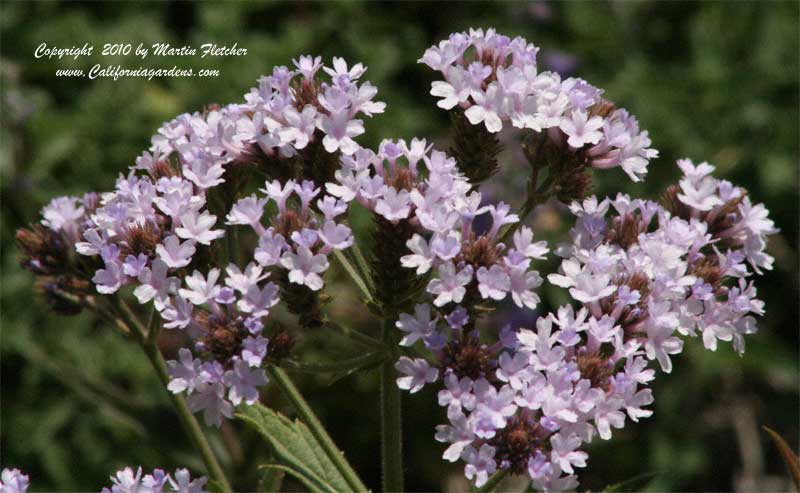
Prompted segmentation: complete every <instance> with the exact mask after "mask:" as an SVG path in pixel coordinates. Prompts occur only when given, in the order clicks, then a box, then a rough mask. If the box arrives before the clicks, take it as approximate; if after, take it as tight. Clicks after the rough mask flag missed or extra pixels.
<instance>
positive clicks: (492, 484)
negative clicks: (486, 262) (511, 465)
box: [475, 469, 508, 493]
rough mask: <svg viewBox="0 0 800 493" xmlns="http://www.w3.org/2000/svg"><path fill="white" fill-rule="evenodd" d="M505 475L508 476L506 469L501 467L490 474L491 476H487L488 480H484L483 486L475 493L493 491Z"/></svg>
mask: <svg viewBox="0 0 800 493" xmlns="http://www.w3.org/2000/svg"><path fill="white" fill-rule="evenodd" d="M506 476H508V469H501V470H499V471H497V472H496V473H494V474H493V475H492V477H491V478H489V480H488V481H486V483H485V484H484V485H483V486H481V487H480V488H478V489H477V490H476V491H475V493H489V492H491V491H494V489H495V488H497V485H498V484H500V481H502V480H503V479H505V477H506Z"/></svg>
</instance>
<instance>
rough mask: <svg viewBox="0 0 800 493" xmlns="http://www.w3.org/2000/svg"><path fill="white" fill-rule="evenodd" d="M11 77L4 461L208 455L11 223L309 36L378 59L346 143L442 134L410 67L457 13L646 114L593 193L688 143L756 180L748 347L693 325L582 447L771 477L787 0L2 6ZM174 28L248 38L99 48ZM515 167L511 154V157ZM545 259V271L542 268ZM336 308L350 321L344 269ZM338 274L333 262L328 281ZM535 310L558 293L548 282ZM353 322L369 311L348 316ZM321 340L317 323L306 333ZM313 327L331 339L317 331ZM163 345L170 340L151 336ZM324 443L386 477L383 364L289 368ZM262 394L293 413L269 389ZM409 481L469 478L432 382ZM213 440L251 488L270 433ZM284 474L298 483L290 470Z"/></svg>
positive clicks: (409, 437) (717, 477)
mask: <svg viewBox="0 0 800 493" xmlns="http://www.w3.org/2000/svg"><path fill="white" fill-rule="evenodd" d="M1 8H2V15H0V23H1V24H0V28H1V29H2V47H1V48H0V62H2V66H1V67H0V81H2V151H1V152H0V176H1V177H2V189H1V193H2V269H3V272H2V291H1V292H0V293H1V294H2V299H1V300H0V302H1V303H2V307H1V313H2V344H1V345H0V349H1V350H2V352H1V353H0V356H1V357H2V367H1V371H2V396H1V398H2V406H1V408H0V419H1V421H0V427H1V430H0V462H1V463H2V465H3V466H16V467H20V468H23V469H24V470H25V471H27V472H28V473H29V474H30V476H31V479H32V491H97V490H99V489H100V487H102V486H104V485H107V484H108V479H107V478H108V475H109V474H110V473H112V472H113V471H115V470H117V469H118V468H119V467H121V466H123V465H126V464H132V465H136V464H142V465H143V466H145V468H146V469H152V468H153V467H156V466H164V467H166V468H171V469H174V467H175V466H178V465H188V466H190V467H192V468H193V469H194V471H195V472H199V471H201V470H202V469H201V464H200V463H199V462H198V460H197V458H196V457H195V456H193V455H192V453H191V449H190V447H189V446H188V443H187V440H186V439H185V438H184V437H183V435H182V434H181V433H180V431H179V427H178V422H177V419H176V418H175V416H174V414H173V413H172V411H171V408H170V407H169V404H168V401H167V399H166V398H165V395H164V394H163V391H162V390H161V389H160V388H159V386H158V385H157V381H156V378H155V377H154V375H153V374H152V372H151V370H150V367H149V366H148V365H147V362H146V359H145V357H144V355H143V354H142V353H141V352H140V351H139V350H138V347H137V346H136V345H134V344H132V343H129V342H128V341H126V340H124V339H123V338H122V337H121V336H119V335H118V334H116V333H114V332H113V331H111V330H110V328H109V327H107V326H104V325H102V324H100V323H99V322H97V321H95V320H92V319H91V318H89V317H87V316H85V315H82V316H78V317H71V318H61V317H56V316H54V315H52V314H50V313H48V310H47V307H46V305H45V304H44V303H43V302H42V301H41V300H40V299H39V298H38V297H37V296H36V294H35V292H34V288H33V277H32V276H31V275H30V274H28V273H27V272H24V271H22V270H21V269H20V268H19V266H18V251H17V250H16V247H15V246H14V243H13V234H14V231H15V230H16V229H17V228H18V227H20V226H22V225H25V224H27V223H29V222H31V221H36V220H38V216H37V213H38V209H39V208H40V207H41V206H42V205H44V204H45V203H46V202H47V201H48V200H49V199H50V198H52V197H54V196H58V195H62V194H65V193H73V194H80V193H82V192H84V191H87V190H105V189H109V188H111V187H112V186H113V180H114V178H115V176H116V175H117V174H118V173H120V172H123V171H125V170H126V169H127V167H128V166H129V165H131V164H132V163H133V159H134V158H135V157H136V156H137V155H138V154H139V153H140V151H141V150H142V149H144V148H146V147H147V146H148V142H149V137H150V135H151V134H152V133H153V132H154V131H155V130H156V129H157V128H158V126H159V125H160V124H161V122H162V121H164V120H167V119H170V118H172V117H173V116H175V115H177V114H178V113H182V112H186V111H195V110H198V109H200V108H202V106H203V105H205V104H208V103H212V102H219V103H227V102H232V101H238V100H239V99H240V98H241V96H242V94H244V93H245V92H246V91H247V90H248V88H249V87H251V86H253V85H255V80H256V79H257V78H258V76H259V75H261V74H265V73H268V72H270V71H271V67H272V66H273V65H279V64H290V63H291V58H292V57H296V56H297V55H300V54H305V53H314V54H321V55H323V57H324V59H325V60H326V61H329V60H330V57H332V56H334V55H339V56H344V57H345V58H346V59H347V60H351V61H362V62H364V63H365V64H366V65H368V66H369V70H368V72H367V76H366V78H367V79H369V80H371V81H372V82H373V83H374V84H375V85H377V86H378V87H379V89H380V93H379V96H380V97H379V98H378V99H380V100H382V101H385V102H387V103H388V110H387V111H386V113H385V114H383V115H378V116H376V117H375V118H372V119H370V120H369V121H367V122H366V126H367V133H366V135H364V136H363V137H361V138H360V139H359V141H360V143H362V144H365V145H376V144H377V143H378V142H380V139H382V138H385V137H405V138H410V137H412V136H415V135H419V136H427V137H429V138H435V139H436V141H437V144H439V145H440V148H442V149H443V148H445V147H446V145H447V138H448V127H447V122H448V119H447V115H446V113H445V112H444V111H442V110H440V109H438V108H436V106H435V100H434V98H433V97H431V96H429V95H428V90H429V87H430V82H431V80H433V73H432V72H431V71H430V70H429V69H427V68H426V67H424V66H421V65H418V64H417V63H416V60H417V58H419V57H420V56H421V54H422V53H423V51H424V50H425V48H426V47H428V46H429V45H431V44H434V43H435V42H438V41H439V40H440V39H442V38H444V37H446V36H447V35H448V34H449V33H450V32H453V31H460V30H464V29H467V28H469V27H471V26H473V27H479V26H483V27H488V26H494V27H496V28H497V29H498V30H499V31H501V32H503V33H505V34H508V35H522V36H525V37H526V38H527V39H528V40H529V41H531V42H533V43H535V44H536V45H537V46H540V47H541V48H542V52H541V56H540V58H541V60H542V62H541V63H542V65H543V67H544V68H552V69H557V70H559V71H561V72H563V73H565V74H570V75H572V74H575V75H579V76H580V77H583V78H586V79H587V80H589V81H590V82H592V83H594V84H596V85H598V86H599V87H602V88H605V89H606V97H607V98H609V99H611V100H613V101H615V102H617V103H618V104H619V105H621V106H624V107H627V108H628V109H629V110H630V111H631V112H632V113H634V114H635V115H637V116H638V118H639V121H640V123H641V125H642V127H643V128H646V129H648V130H649V131H650V134H651V137H652V139H653V144H654V147H656V148H657V149H659V150H660V151H661V156H662V157H661V159H659V160H658V161H656V162H653V163H651V165H650V174H649V176H648V180H647V181H646V182H645V183H643V184H632V183H630V182H629V180H628V179H627V178H626V177H625V176H624V175H623V173H622V172H621V171H620V170H613V171H610V172H604V173H600V174H597V175H596V177H597V181H596V187H595V191H596V193H598V194H600V195H605V194H616V193H617V192H618V191H625V192H627V193H631V194H634V195H639V196H646V197H650V198H656V197H657V196H658V194H659V193H660V191H662V190H663V189H664V188H665V186H666V185H667V184H669V183H672V182H675V181H676V180H677V178H678V172H677V168H676V167H675V166H674V164H673V163H674V160H675V159H676V158H679V157H684V156H688V157H692V158H693V159H695V160H696V161H701V160H708V161H710V162H712V163H713V164H716V165H717V167H718V168H717V172H718V175H719V176H722V177H724V178H726V179H728V180H731V181H733V182H735V183H737V184H740V185H743V186H745V187H746V188H747V189H748V190H749V191H750V193H751V195H752V196H753V197H754V199H755V201H760V202H764V203H765V204H766V205H767V207H768V208H769V209H770V213H771V217H772V218H773V219H774V220H775V222H776V223H777V225H778V226H779V227H780V228H781V230H782V232H781V234H780V235H778V236H776V237H774V238H772V240H771V242H770V245H769V251H770V253H771V254H772V255H774V256H775V258H776V262H775V270H773V271H772V272H769V273H768V274H766V275H764V276H763V277H761V278H760V279H758V283H757V285H758V289H759V293H760V294H761V297H762V298H763V299H764V300H766V303H767V314H766V316H764V317H763V319H762V320H760V323H759V328H760V331H759V333H758V334H757V335H755V336H751V337H749V338H748V340H747V352H746V354H745V356H744V357H743V358H740V357H738V356H737V355H736V354H735V353H734V352H733V351H732V349H731V348H730V346H729V345H727V344H723V345H722V346H721V348H720V349H719V350H718V351H717V352H716V353H711V352H708V351H705V350H703V348H702V344H701V343H700V342H699V341H698V340H691V341H689V343H687V350H686V351H685V352H684V353H683V354H682V355H681V356H680V357H678V358H677V359H676V360H677V361H676V364H675V371H674V372H673V374H671V375H660V378H659V379H657V381H656V382H655V384H654V385H653V387H654V393H655V397H656V401H655V404H654V405H653V409H654V410H655V415H654V416H653V417H652V418H650V419H648V420H645V421H644V422H642V423H640V424H638V425H636V424H632V423H631V424H630V425H629V426H627V427H626V428H625V429H624V430H621V431H618V432H615V435H614V438H613V440H611V441H610V442H601V441H599V440H598V441H596V442H595V443H593V444H592V445H591V447H590V453H591V455H590V461H589V467H588V468H587V469H586V470H583V471H581V479H582V488H585V489H592V490H599V489H602V488H603V487H604V486H605V485H608V484H612V483H617V482H619V481H623V480H625V479H628V478H630V477H633V476H635V475H637V474H640V473H654V474H655V476H654V477H653V478H652V480H651V481H650V482H649V484H648V485H647V486H646V489H647V490H649V491H733V490H737V491H764V490H769V491H783V490H786V489H789V488H790V483H789V482H788V480H787V479H786V473H785V469H784V466H783V465H782V463H781V461H780V458H779V456H778V454H777V452H776V451H775V449H774V448H773V446H772V444H771V443H770V442H769V441H768V438H767V437H766V435H765V434H764V433H763V432H762V431H761V429H760V427H761V425H768V426H770V427H772V428H774V429H775V430H777V431H778V432H779V433H781V434H782V435H783V436H784V437H786V438H787V440H788V441H789V443H790V444H791V445H792V447H794V448H795V449H796V448H797V446H798V438H797V437H798V433H799V431H800V430H798V274H797V272H798V245H797V235H798V228H797V226H798V157H799V156H798V132H800V128H798V5H797V3H795V2H785V3H756V2H753V3H747V2H736V3H719V2H702V3H678V2H668V3H667V2H664V3H659V2H630V3H628V2H598V3H582V2H568V3H538V2H537V3H515V2H509V3H491V4H490V3H463V4H462V3H447V4H443V3H305V2H304V3H269V4H257V3H225V4H215V3H211V2H208V3H197V4H192V3H169V4H161V3H147V4H144V5H143V4H136V3H113V4H111V3H107V4H101V3H88V2H87V3H81V2H76V3H27V4H26V3H22V2H20V3H14V2H4V3H3V4H2V6H1ZM42 42H46V43H48V45H56V46H71V45H79V46H80V45H83V43H85V42H88V43H91V44H94V45H95V55H94V56H92V57H91V58H90V59H84V58H81V59H79V60H78V61H74V60H72V59H64V60H62V61H60V62H59V61H47V60H44V59H39V60H37V59H35V58H34V57H33V52H34V49H35V48H36V46H38V45H39V44H40V43H42ZM127 42H131V43H133V44H134V45H136V44H138V43H139V42H143V43H144V44H145V45H151V44H152V43H155V42H169V43H172V44H174V45H177V46H181V45H183V44H194V45H199V44H202V43H205V42H215V43H217V44H229V45H230V44H233V43H234V42H236V43H238V45H239V46H242V47H246V48H247V50H248V55H247V56H246V57H227V58H215V59H205V60H198V59H195V58H184V59H180V58H178V59H174V60H164V61H159V60H157V59H154V58H152V57H150V58H148V60H146V61H144V62H139V61H137V60H135V59H134V58H133V57H132V56H129V57H127V58H125V57H120V58H118V59H116V60H113V59H104V60H101V59H100V57H99V56H98V55H99V51H100V47H101V46H102V45H103V44H104V43H127ZM111 62H114V63H121V64H123V65H130V66H133V67H137V66H139V65H143V66H146V67H156V66H171V65H172V64H173V63H174V64H176V65H178V66H187V67H188V66H193V67H196V68H201V67H207V68H217V69H219V70H220V71H221V76H220V77H219V78H210V79H198V78H181V79H170V80H153V81H146V80H139V79H121V80H119V81H116V82H115V81H112V80H94V81H90V80H87V79H68V78H56V77H55V70H56V68H83V69H88V68H89V67H90V66H91V65H93V64H95V63H111ZM517 159H518V157H517V156H516V155H515V154H514V153H513V152H507V153H506V154H505V156H504V161H506V162H507V164H506V165H505V166H504V170H503V172H502V173H501V176H498V177H497V178H495V179H494V180H495V181H494V182H493V183H491V184H490V185H489V187H488V191H489V192H490V193H494V194H495V195H496V196H498V197H500V198H503V199H505V200H508V197H509V196H512V197H513V196H514V195H515V192H514V190H515V189H514V188H513V187H514V186H515V185H514V184H515V183H519V182H521V181H522V180H521V179H517V177H516V176H515V173H514V163H515V162H516V161H517ZM517 168H520V166H518V167H517ZM568 220H569V218H568V217H567V216H566V215H564V214H563V211H560V210H558V209H554V208H549V209H548V208H543V210H540V211H539V212H538V214H537V216H536V217H535V219H534V222H535V226H536V229H537V235H540V236H542V237H544V238H548V239H550V240H553V239H556V238H558V236H559V235H561V234H563V232H564V231H565V229H566V228H567V227H568V225H569V223H568ZM555 266H556V264H555V262H551V263H549V264H548V265H542V266H541V268H540V270H542V271H546V270H547V269H553V268H555ZM331 275H332V276H333V277H337V276H338V278H339V279H341V280H342V282H341V283H340V284H341V288H339V286H337V287H336V289H335V292H336V293H337V299H336V300H334V302H333V304H332V306H331V310H332V311H333V313H334V314H335V316H336V317H342V318H343V319H346V320H353V321H354V322H353V323H354V324H359V323H360V325H361V326H362V328H364V329H365V330H374V328H373V327H370V326H369V324H370V322H369V321H368V320H362V318H363V312H364V310H361V309H360V308H359V307H358V306H357V305H356V304H354V303H349V302H348V301H349V300H352V299H354V297H355V293H353V292H350V291H348V289H349V288H346V287H345V286H346V283H345V282H344V278H343V276H341V275H340V274H337V273H336V272H335V271H333V272H332V273H331ZM335 282H338V281H335ZM543 297H544V298H545V304H544V307H543V308H544V309H547V308H549V307H552V306H555V305H556V304H558V303H559V302H563V301H564V300H565V298H564V297H563V294H562V293H559V292H558V291H557V290H554V289H551V288H546V289H543ZM358 321H361V322H358ZM316 336H319V334H317V335H316ZM323 339H325V341H323ZM328 339H329V338H328V337H315V335H314V334H311V335H309V337H305V338H304V341H303V342H302V344H301V347H300V351H301V352H302V355H303V358H304V359H309V360H314V359H318V360H331V359H336V358H338V357H346V356H347V355H351V354H353V352H354V351H355V349H353V348H352V347H350V346H348V345H347V344H346V343H344V342H343V341H339V340H333V341H331V340H328ZM161 343H162V347H163V349H164V352H165V353H167V356H169V355H170V353H171V352H174V351H175V343H174V341H172V342H171V341H170V340H168V338H167V339H165V340H163V341H161ZM297 378H298V381H299V383H300V385H301V387H302V388H303V390H304V393H305V394H306V396H307V397H308V398H309V399H310V401H311V404H312V405H313V407H314V408H315V409H316V410H317V411H318V413H319V415H320V416H321V418H322V419H323V421H324V422H325V423H326V424H327V425H328V427H329V429H330V431H331V433H332V435H333V437H334V439H335V440H336V442H337V443H338V444H339V445H340V446H341V447H342V448H343V449H344V450H346V451H347V455H348V457H350V458H351V460H352V462H353V463H354V465H355V467H356V468H357V470H358V471H359V472H360V473H361V474H362V476H363V477H364V478H365V480H366V481H367V484H368V485H370V486H371V487H373V488H376V489H377V488H378V487H379V481H380V471H379V467H380V466H379V460H378V454H379V441H378V434H377V432H378V402H377V386H376V385H377V381H376V378H375V375H374V372H372V373H370V372H366V373H363V374H357V375H349V376H344V377H343V378H335V377H331V376H324V375H323V376H308V375H297ZM267 394H268V395H267V400H268V401H269V403H270V404H272V405H274V406H276V407H278V408H280V409H282V410H284V412H287V413H291V408H290V407H289V406H288V405H287V403H286V402H285V401H284V400H283V399H282V398H281V396H280V395H278V391H277V389H271V391H269V390H268V392H267ZM404 406H405V408H404V410H405V417H404V419H405V430H406V434H405V446H406V449H405V452H406V453H405V456H406V460H407V462H406V478H407V479H406V481H407V487H408V488H409V490H412V491H414V490H416V491H432V490H438V491H442V490H444V491H453V492H455V491H464V490H465V483H464V481H463V479H461V476H462V475H461V473H460V471H459V470H458V467H457V466H453V465H451V464H448V463H445V462H444V461H442V460H441V459H440V458H439V457H440V455H441V453H442V450H443V447H442V446H441V444H438V443H437V442H435V441H434V440H433V432H434V425H435V424H437V423H440V422H442V420H443V418H444V413H443V410H442V409H441V408H439V407H438V406H436V404H435V393H434V392H433V390H431V389H426V390H424V391H422V392H420V393H419V394H415V395H414V396H411V397H405V398H404ZM212 438H213V440H214V444H215V446H216V447H217V448H218V450H219V451H220V453H221V454H222V456H223V460H224V462H225V465H226V466H227V467H228V468H229V470H230V471H231V477H232V478H233V481H234V485H235V487H236V489H238V490H254V489H255V488H256V487H257V485H258V481H259V477H258V471H257V470H256V467H255V466H256V465H257V464H258V463H261V462H263V461H264V460H265V459H266V456H267V454H268V451H267V450H265V448H264V446H263V445H262V444H260V442H259V441H258V439H257V437H256V436H255V435H254V433H252V432H251V431H250V430H248V429H245V428H244V427H243V426H241V424H240V423H233V424H232V426H231V425H226V426H225V427H224V428H223V429H222V432H221V433H214V434H213V437H212ZM285 487H286V488H289V489H292V488H296V487H297V485H295V484H293V483H291V482H287V483H285Z"/></svg>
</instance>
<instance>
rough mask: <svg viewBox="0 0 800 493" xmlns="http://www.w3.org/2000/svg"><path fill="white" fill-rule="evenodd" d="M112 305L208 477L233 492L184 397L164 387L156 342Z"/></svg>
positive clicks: (126, 311) (131, 317)
mask: <svg viewBox="0 0 800 493" xmlns="http://www.w3.org/2000/svg"><path fill="white" fill-rule="evenodd" d="M115 305H116V307H117V312H118V315H120V316H121V317H122V320H123V321H124V322H125V325H127V326H128V329H129V330H130V332H131V334H133V336H134V337H135V338H136V340H137V342H139V345H140V346H141V347H142V349H143V350H144V353H145V354H146V355H147V359H148V360H149V361H150V364H151V365H152V367H153V369H154V370H155V372H156V375H158V379H159V380H160V381H161V384H162V385H163V386H164V390H166V392H167V395H168V396H169V399H170V401H171V402H172V405H173V407H174V408H175V411H177V413H178V418H179V419H180V421H181V424H182V425H183V428H184V430H185V431H186V433H187V434H188V435H189V437H190V438H191V440H192V442H193V444H194V446H195V448H196V449H197V451H198V452H199V453H200V456H201V457H202V459H203V463H204V464H205V466H206V469H207V472H208V475H209V476H210V477H211V479H213V480H214V481H216V482H217V483H218V484H219V485H220V487H221V488H222V491H223V492H225V493H229V492H232V491H233V490H232V489H231V485H230V483H229V482H228V478H226V477H225V472H224V471H223V470H222V466H220V464H219V462H218V461H217V458H216V456H215V455H214V452H213V451H212V450H211V445H210V444H209V443H208V440H207V439H206V436H205V433H203V429H202V428H201V427H200V423H198V422H197V418H195V416H194V414H192V412H191V410H189V406H188V405H187V404H186V400H185V399H184V398H183V396H181V395H178V394H174V393H172V392H170V391H169V390H168V389H167V385H168V384H169V375H168V374H167V363H166V362H165V361H164V357H163V356H162V355H161V351H159V350H158V346H157V345H156V344H155V340H152V341H151V339H152V338H151V337H149V334H148V333H147V332H146V330H145V328H144V327H143V326H142V324H141V323H140V322H139V320H138V319H137V318H136V315H135V314H134V313H133V312H132V311H131V309H130V308H128V305H126V304H125V302H123V301H122V300H120V299H118V298H115Z"/></svg>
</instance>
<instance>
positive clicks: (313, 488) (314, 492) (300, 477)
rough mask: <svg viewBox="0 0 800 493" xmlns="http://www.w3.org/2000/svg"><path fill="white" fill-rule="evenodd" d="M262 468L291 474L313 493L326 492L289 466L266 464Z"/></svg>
mask: <svg viewBox="0 0 800 493" xmlns="http://www.w3.org/2000/svg"><path fill="white" fill-rule="evenodd" d="M260 467H261V469H267V470H273V471H281V472H284V473H286V474H289V475H290V476H293V477H294V478H295V479H296V480H298V481H300V483H302V484H303V486H305V487H306V488H308V489H309V490H310V491H311V492H312V493H317V492H318V491H325V490H320V489H319V486H318V485H317V484H316V483H315V482H313V481H310V480H309V479H308V478H307V477H306V476H304V475H303V473H301V472H298V471H296V470H294V469H292V468H291V467H289V466H283V465H280V464H265V465H263V466H260Z"/></svg>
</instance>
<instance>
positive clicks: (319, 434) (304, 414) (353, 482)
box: [267, 365, 367, 492]
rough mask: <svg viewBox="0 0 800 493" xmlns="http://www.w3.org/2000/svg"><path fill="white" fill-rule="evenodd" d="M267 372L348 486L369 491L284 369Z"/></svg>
mask: <svg viewBox="0 0 800 493" xmlns="http://www.w3.org/2000/svg"><path fill="white" fill-rule="evenodd" d="M267 372H268V373H269V374H270V376H271V377H272V379H273V380H274V381H275V383H277V384H278V386H279V387H280V388H281V390H283V393H284V394H286V397H288V398H289V400H290V401H292V404H293V405H294V407H295V409H296V410H297V413H298V414H299V415H300V418H301V419H302V420H303V422H304V423H305V424H306V426H308V429H309V430H311V434H312V435H314V438H316V439H317V441H318V442H319V443H320V445H322V448H323V449H324V450H325V453H326V454H327V455H328V458H330V459H331V461H332V462H333V464H334V465H335V466H336V469H338V470H339V472H340V473H341V474H342V476H343V477H344V479H345V481H347V484H349V485H350V487H351V488H352V489H353V491H357V492H362V491H367V487H366V486H364V483H362V482H361V480H360V479H359V478H358V475H357V474H356V472H355V471H354V470H353V467H352V466H351V465H350V464H349V463H348V462H347V460H346V459H345V458H344V454H343V453H342V451H340V450H339V449H338V448H337V447H336V444H335V443H333V439H331V437H330V435H328V432H327V431H325V428H324V427H323V426H322V423H320V421H319V418H317V415H316V414H314V411H313V410H312V409H311V406H309V405H308V402H306V400H305V399H304V398H303V396H302V395H301V394H300V391H299V390H298V389H297V387H295V385H294V383H293V382H292V380H291V379H290V378H289V375H287V374H286V372H285V371H283V369H281V368H279V367H277V366H274V365H269V366H267Z"/></svg>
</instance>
